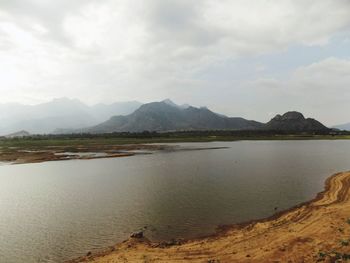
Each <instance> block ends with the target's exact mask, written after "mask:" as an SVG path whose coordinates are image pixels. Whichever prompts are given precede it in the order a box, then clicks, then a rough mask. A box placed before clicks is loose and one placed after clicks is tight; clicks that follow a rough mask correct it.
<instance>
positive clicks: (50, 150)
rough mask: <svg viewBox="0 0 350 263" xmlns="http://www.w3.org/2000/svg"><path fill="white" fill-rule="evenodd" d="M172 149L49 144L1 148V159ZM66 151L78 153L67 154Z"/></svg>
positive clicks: (63, 157) (119, 154)
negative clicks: (21, 147)
mask: <svg viewBox="0 0 350 263" xmlns="http://www.w3.org/2000/svg"><path fill="white" fill-rule="evenodd" d="M167 149H170V147H169V146H167V145H152V144H128V145H91V146H84V145H77V146H70V147H67V146H48V147H41V148H40V149H35V148H34V149H29V150H28V149H16V148H15V149H11V150H8V149H6V150H1V149H0V161H2V162H11V163H14V164H21V163H40V162H47V161H60V160H72V159H97V158H114V157H124V156H132V155H135V153H134V152H133V151H135V150H137V151H157V150H167ZM66 152H70V153H76V155H73V154H65V153H66ZM90 152H91V153H104V154H106V155H105V156H80V155H79V153H90Z"/></svg>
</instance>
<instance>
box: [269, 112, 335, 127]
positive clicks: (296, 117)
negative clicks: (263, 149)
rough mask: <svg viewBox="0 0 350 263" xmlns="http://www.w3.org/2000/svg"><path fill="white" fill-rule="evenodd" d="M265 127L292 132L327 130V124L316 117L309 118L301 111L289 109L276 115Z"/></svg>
mask: <svg viewBox="0 0 350 263" xmlns="http://www.w3.org/2000/svg"><path fill="white" fill-rule="evenodd" d="M264 129H266V130H274V131H290V132H311V131H327V130H329V129H328V128H327V127H326V126H324V125H323V124H322V123H320V122H319V121H317V120H315V119H311V118H307V119H305V117H304V115H303V114H301V113H300V112H296V111H289V112H287V113H285V114H283V115H279V114H278V115H276V117H274V118H273V119H271V120H270V121H269V122H268V123H266V125H265V127H264Z"/></svg>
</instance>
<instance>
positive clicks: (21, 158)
mask: <svg viewBox="0 0 350 263" xmlns="http://www.w3.org/2000/svg"><path fill="white" fill-rule="evenodd" d="M227 133H228V135H227V134H226V132H219V133H215V132H208V134H207V132H193V134H191V133H186V132H184V133H169V134H167V133H166V134H158V133H155V134H153V133H146V134H143V133H141V134H132V135H123V134H122V135H118V134H117V135H114V134H105V135H86V134H85V135H36V136H32V137H23V138H12V139H0V162H5V163H11V164H22V163H38V162H47V161H60V160H73V159H84V160H86V159H97V158H116V157H126V156H133V155H135V154H140V153H152V152H155V151H159V150H173V149H174V145H173V143H185V142H219V141H220V142H224V141H244V140H253V141H262V140H288V141H289V140H348V139H350V135H346V134H344V135H330V134H325V135H313V134H255V133H253V134H249V133H248V134H246V135H245V134H244V133H242V132H238V134H236V135H229V134H230V132H227ZM133 136H135V137H133ZM209 148H210V147H209Z"/></svg>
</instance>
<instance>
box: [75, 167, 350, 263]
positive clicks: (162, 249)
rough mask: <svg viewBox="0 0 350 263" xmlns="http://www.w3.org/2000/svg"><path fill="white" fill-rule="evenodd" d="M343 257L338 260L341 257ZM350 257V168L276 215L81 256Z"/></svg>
mask: <svg viewBox="0 0 350 263" xmlns="http://www.w3.org/2000/svg"><path fill="white" fill-rule="evenodd" d="M337 260H338V261H337ZM347 260H350V172H344V173H338V174H335V175H333V176H331V177H330V178H328V179H327V181H326V183H325V190H324V191H323V192H321V193H319V194H318V195H317V196H316V197H315V198H314V199H313V200H311V201H309V202H306V203H303V204H300V205H298V206H296V207H294V208H292V209H289V210H287V211H284V212H280V213H277V214H275V215H273V216H272V217H270V218H267V219H263V220H256V221H251V222H247V223H243V224H235V225H231V226H226V227H221V228H220V229H219V230H218V232H217V233H215V234H213V235H211V236H208V237H203V238H198V239H193V240H186V241H183V240H179V241H176V240H174V241H172V242H161V243H154V242H151V241H149V240H148V239H147V238H146V237H143V235H142V234H139V235H134V237H130V238H129V239H128V240H126V241H124V242H122V243H120V244H117V245H115V246H113V247H110V248H108V249H106V251H102V252H100V253H98V254H92V253H90V252H89V253H88V254H87V255H86V256H84V257H81V258H78V259H75V260H72V261H69V262H70V263H77V262H98V263H105V262H106V263H107V262H109V263H112V262H216V263H217V262H345V261H347Z"/></svg>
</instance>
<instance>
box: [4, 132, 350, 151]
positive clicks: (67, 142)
mask: <svg viewBox="0 0 350 263" xmlns="http://www.w3.org/2000/svg"><path fill="white" fill-rule="evenodd" d="M348 139H350V135H249V136H242V135H233V136H227V135H210V136H200V135H198V136H186V135H173V136H155V137H151V136H150V137H112V136H107V137H103V136H96V137H94V136H91V137H81V138H79V137H74V138H71V137H52V138H50V137H46V136H43V137H41V136H38V137H28V138H14V139H0V147H1V148H7V149H11V147H18V148H23V149H25V148H41V147H49V146H73V147H74V146H78V145H84V146H87V145H123V144H144V143H180V142H213V141H238V140H348Z"/></svg>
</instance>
